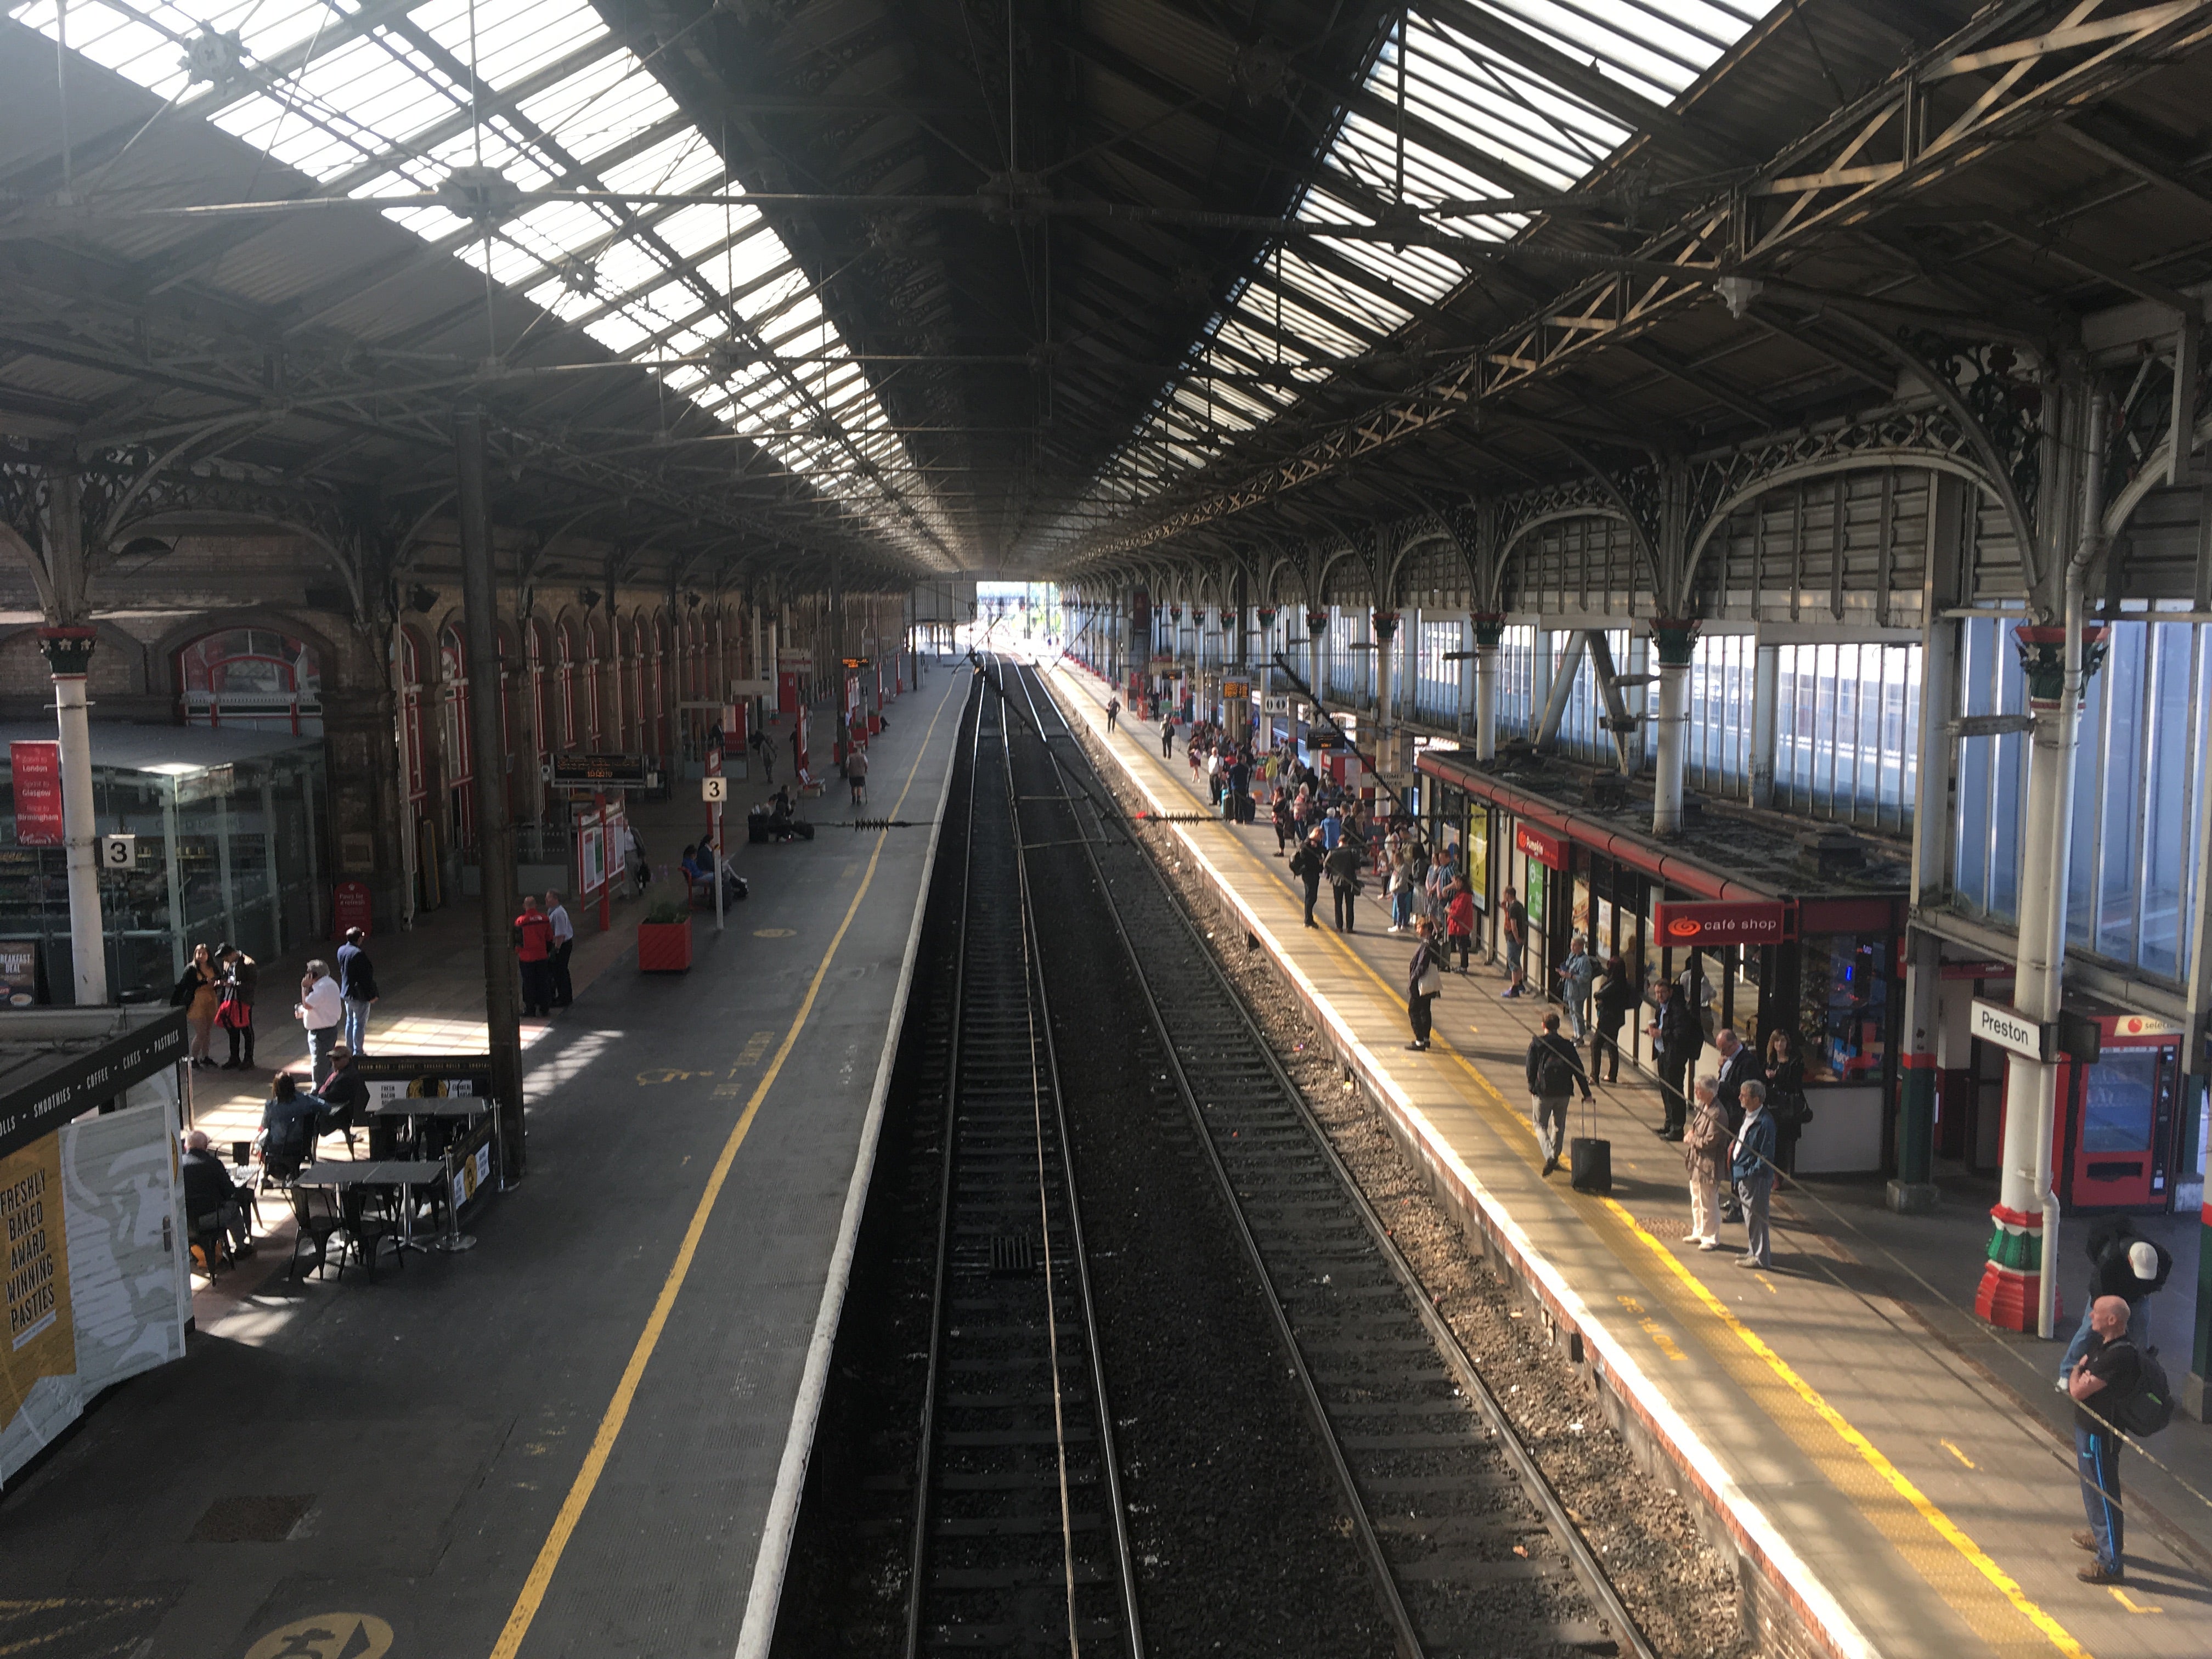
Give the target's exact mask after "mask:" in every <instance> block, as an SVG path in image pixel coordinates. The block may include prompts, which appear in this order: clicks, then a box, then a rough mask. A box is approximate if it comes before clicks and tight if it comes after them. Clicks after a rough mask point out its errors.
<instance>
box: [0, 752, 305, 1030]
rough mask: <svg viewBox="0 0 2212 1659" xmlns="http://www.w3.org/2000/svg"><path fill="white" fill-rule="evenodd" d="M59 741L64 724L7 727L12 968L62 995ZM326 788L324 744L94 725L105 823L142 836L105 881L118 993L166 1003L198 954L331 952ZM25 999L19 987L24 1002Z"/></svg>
mask: <svg viewBox="0 0 2212 1659" xmlns="http://www.w3.org/2000/svg"><path fill="white" fill-rule="evenodd" d="M53 741H54V728H53V724H52V721H51V720H46V721H20V722H15V723H10V724H6V725H0V742H4V743H5V744H6V745H7V747H6V749H5V750H4V752H0V762H4V763H5V772H4V775H0V961H4V960H6V959H8V953H9V951H10V950H11V948H12V951H13V954H14V956H15V957H17V958H20V959H21V963H22V967H23V969H24V970H25V972H26V973H27V975H28V976H29V978H30V979H31V980H32V981H43V984H44V985H45V986H46V987H66V986H68V985H70V983H72V982H73V980H74V970H73V968H72V965H71V959H70V915H69V875H68V868H67V856H66V854H65V852H64V848H63V847H62V844H61V836H60V833H59V823H58V807H57V810H56V812H55V813H53V814H51V815H50V814H49V813H48V812H47V811H46V777H47V768H48V767H49V765H50V764H52V763H53V750H52V747H51V745H52V744H53ZM57 775H58V774H57ZM323 788H324V760H323V745H322V743H321V741H320V740H319V739H318V738H295V737H292V736H290V735H289V734H285V733H277V732H255V731H250V730H247V729H245V728H242V727H239V726H222V727H218V728H209V727H202V726H132V725H126V724H124V723H121V722H111V721H94V723H93V726H92V789H93V809H94V819H95V823H96V826H97V828H98V829H99V832H100V834H101V835H102V836H118V835H119V836H131V837H132V840H131V843H130V846H129V848H128V854H129V855H128V859H127V861H125V862H120V863H118V864H115V865H112V866H106V867H104V868H103V871H102V873H101V876H100V910H101V918H102V922H103V926H104V929H105V935H106V943H107V982H108V985H109V987H110V990H111V994H112V995H114V996H115V997H116V998H117V1000H120V1001H124V1002H140V1001H149V1000H151V1001H160V1000H163V999H165V998H166V997H167V994H168V991H169V987H171V986H172V985H173V984H174V983H175V982H176V979H177V976H178V975H179V974H181V973H182V972H183V971H184V966H185V961H186V960H187V959H188V958H189V957H190V955H191V947H192V946H193V945H197V944H205V945H209V946H210V948H212V947H213V946H215V945H221V944H232V945H237V946H239V948H240V949H241V950H243V951H246V954H247V955H249V956H252V957H255V958H256V959H257V960H259V961H262V962H270V961H274V960H276V958H278V957H281V956H283V954H284V953H285V952H286V951H292V950H295V949H296V948H297V947H299V946H301V945H306V944H308V943H309V942H311V941H313V940H318V939H325V938H327V937H328V936H329V935H328V931H327V925H326V924H327V923H328V921H329V908H328V896H327V894H326V891H325V878H326V877H327V875H328V872H330V869H331V863H330V860H329V858H328V857H327V855H326V854H325V850H324V840H325V835H326V834H327V828H326V825H327V817H328V815H327V811H326V809H325V805H324V793H323ZM56 799H57V801H58V796H57V798H56ZM50 817H51V820H52V821H51V822H49V818H50ZM25 993H27V996H28V997H29V999H30V1000H44V997H43V995H42V994H41V993H40V990H39V989H37V988H35V987H34V986H32V985H27V986H26V987H25ZM9 995H10V1000H11V1001H16V1002H18V1003H19V1006H20V1003H21V1000H22V994H19V993H18V992H16V991H15V989H14V988H13V987H11V988H10V993H9Z"/></svg>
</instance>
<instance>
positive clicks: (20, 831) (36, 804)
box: [8, 742, 62, 847]
mask: <svg viewBox="0 0 2212 1659" xmlns="http://www.w3.org/2000/svg"><path fill="white" fill-rule="evenodd" d="M8 763H9V767H10V768H11V769H13V771H14V773H15V844H16V845H17V846H18V847H58V846H60V845H61V844H62V746H61V744H58V743H46V742H37V743H11V744H9V745H8Z"/></svg>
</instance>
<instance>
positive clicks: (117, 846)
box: [100, 836, 138, 871]
mask: <svg viewBox="0 0 2212 1659" xmlns="http://www.w3.org/2000/svg"><path fill="white" fill-rule="evenodd" d="M137 867H138V837H137V836H101V837H100V868H101V869H103V870H117V871H131V870H136V869H137Z"/></svg>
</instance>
